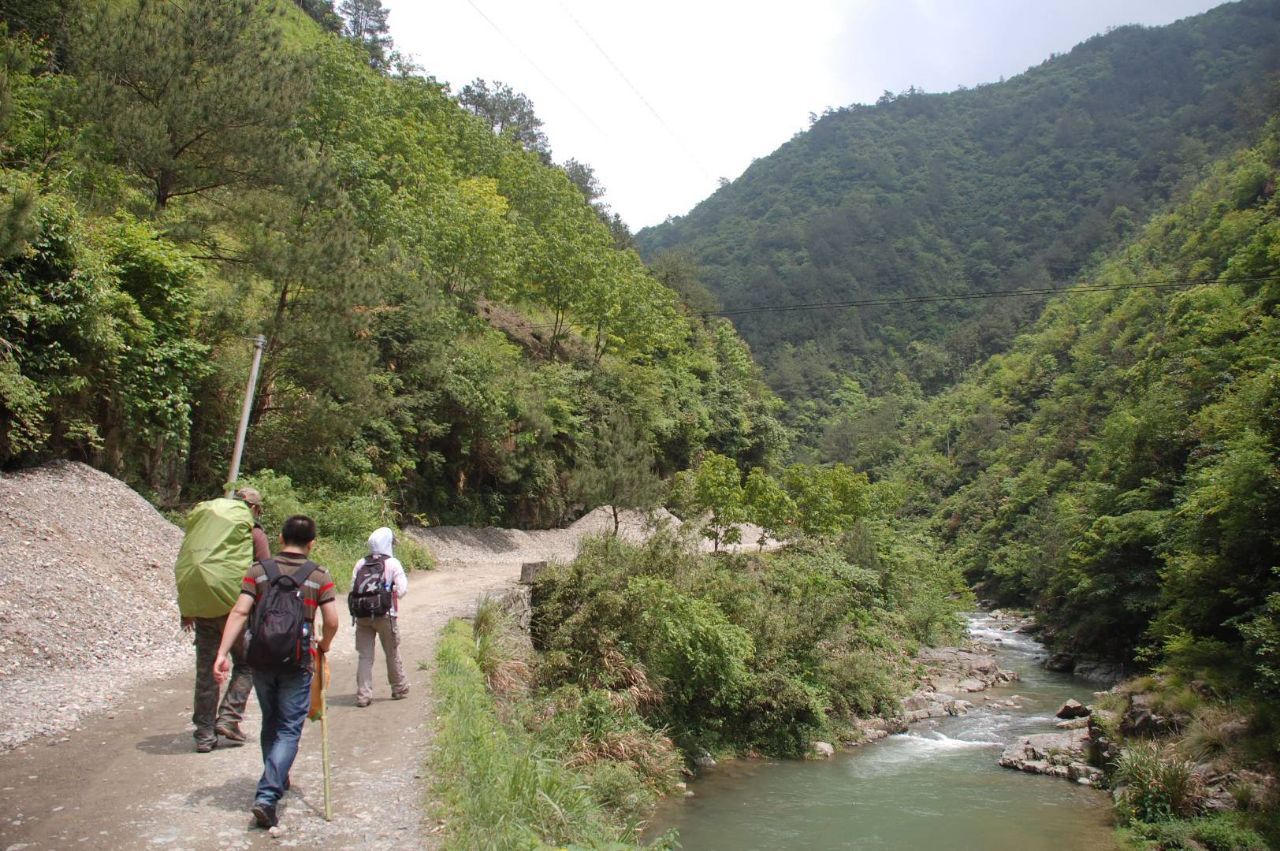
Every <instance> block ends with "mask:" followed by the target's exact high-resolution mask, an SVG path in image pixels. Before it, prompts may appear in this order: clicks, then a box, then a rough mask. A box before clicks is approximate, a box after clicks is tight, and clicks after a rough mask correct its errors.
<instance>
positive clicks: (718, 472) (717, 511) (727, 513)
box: [691, 452, 747, 552]
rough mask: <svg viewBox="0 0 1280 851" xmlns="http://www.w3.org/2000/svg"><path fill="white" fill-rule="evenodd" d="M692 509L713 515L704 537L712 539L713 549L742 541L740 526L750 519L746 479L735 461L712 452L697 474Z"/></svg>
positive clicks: (693, 489)
mask: <svg viewBox="0 0 1280 851" xmlns="http://www.w3.org/2000/svg"><path fill="white" fill-rule="evenodd" d="M691 496H692V505H691V507H692V508H693V510H694V511H696V512H697V513H698V514H702V515H710V516H709V517H708V518H707V525H706V526H705V527H704V529H703V531H702V534H703V535H705V536H706V537H708V538H710V539H711V542H712V546H713V549H714V550H715V551H716V552H719V551H720V545H721V544H736V543H738V542H739V541H741V540H742V530H741V529H739V528H738V524H740V523H742V522H743V521H745V520H746V519H747V510H746V504H745V501H744V499H743V492H742V475H741V473H739V472H738V465H737V464H735V463H734V461H733V459H732V458H729V457H727V456H724V455H720V454H719V453H716V452H708V453H707V454H706V455H704V456H703V457H702V463H700V464H699V465H698V468H697V469H696V470H695V471H694V473H693V484H692V494H691Z"/></svg>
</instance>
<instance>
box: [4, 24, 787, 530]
mask: <svg viewBox="0 0 1280 851" xmlns="http://www.w3.org/2000/svg"><path fill="white" fill-rule="evenodd" d="M357 5H359V4H357ZM366 5H368V4H366ZM372 5H373V6H379V4H376V3H375V4H372ZM379 8H380V6H379ZM304 10H305V11H306V12H307V13H309V14H310V15H311V16H312V17H308V14H304ZM0 11H4V20H5V23H4V26H5V29H4V30H0V50H2V51H3V67H0V73H2V75H3V76H0V166H2V168H0V464H3V466H4V467H6V468H12V467H15V466H21V465H26V464H30V463H33V462H38V461H40V460H43V459H46V458H50V457H71V458H76V459H81V460H88V461H90V462H91V463H93V464H95V465H96V466H99V467H101V468H102V469H105V470H107V471H109V472H111V473H112V474H113V475H117V476H121V477H124V478H126V479H127V480H128V481H130V482H131V483H133V484H134V485H135V486H137V487H139V488H141V489H143V490H144V491H146V492H149V493H150V494H152V496H153V497H154V498H155V499H157V500H158V501H160V502H162V503H168V504H173V503H176V502H180V501H185V500H190V499H195V498H202V497H205V496H207V495H209V494H210V493H212V492H215V491H216V490H217V489H218V488H219V487H220V482H221V480H222V479H223V478H225V476H226V466H225V465H226V462H227V458H228V457H229V455H230V449H231V442H232V439H233V436H234V432H235V425H236V420H237V418H238V416H239V409H240V401H241V397H242V396H243V393H244V387H245V383H246V381H247V379H248V374H249V363H250V358H251V354H252V351H253V343H252V338H253V337H254V336H256V335H258V334H262V335H264V336H265V338H266V346H265V356H264V358H263V366H262V376H261V380H260V381H259V384H258V391H257V394H256V404H255V406H254V410H253V417H252V422H251V431H250V440H249V444H248V449H247V453H246V457H245V470H246V471H247V472H253V471H256V470H262V469H271V470H274V471H275V472H276V473H277V474H280V475H285V476H288V477H290V478H291V479H292V480H293V483H294V484H295V485H297V486H299V487H301V488H304V489H307V490H309V491H311V492H314V493H341V492H345V491H356V490H359V491H360V492H363V493H385V494H387V495H389V496H391V497H394V500H395V503H396V504H397V505H398V507H399V508H400V510H401V511H402V512H403V514H404V515H405V516H406V517H407V516H410V515H412V514H415V513H422V514H425V515H426V516H427V517H429V518H431V519H437V520H439V519H445V520H454V521H462V522H475V523H493V522H504V523H519V524H531V525H541V524H550V523H555V522H558V521H560V520H561V519H563V518H564V517H565V516H566V515H569V514H570V513H571V512H572V511H574V510H575V507H576V508H578V509H580V508H581V507H582V506H583V505H584V504H588V503H591V504H593V502H592V501H593V495H592V493H589V492H588V491H589V490H590V489H589V488H588V487H587V485H585V484H580V483H583V482H591V481H595V482H597V483H598V481H599V479H600V475H595V476H593V475H591V472H592V470H593V469H595V467H596V465H597V464H598V463H601V462H599V461H598V459H599V458H600V456H601V454H602V453H601V452H600V451H599V450H598V446H601V445H619V444H626V445H628V446H630V447H634V451H632V452H631V453H630V455H629V456H628V457H630V458H632V459H633V466H635V467H636V470H634V471H629V474H633V477H634V476H638V477H640V478H644V477H652V476H654V475H656V474H663V475H668V474H670V473H673V472H675V471H678V470H681V469H684V468H685V467H687V466H688V465H689V463H690V460H691V459H692V458H694V457H695V456H696V455H697V454H698V453H700V452H701V451H702V450H704V449H705V448H712V449H715V450H717V451H719V452H722V453H725V454H728V455H730V456H733V457H735V458H737V459H739V460H740V461H742V462H743V463H747V462H749V461H762V460H765V459H767V458H768V457H769V456H770V455H771V453H773V452H774V450H776V449H777V448H778V447H779V446H781V445H782V444H783V442H784V435H783V432H782V430H781V429H780V428H779V426H778V424H777V422H776V420H775V417H774V412H775V410H776V406H777V402H776V400H774V399H773V398H772V396H771V395H770V394H769V393H768V392H767V391H766V389H765V388H764V385H763V383H762V381H761V380H760V378H759V376H758V370H757V369H756V367H755V366H754V364H753V363H752V361H751V358H750V356H749V354H748V352H747V350H746V347H745V346H744V345H743V343H742V342H741V340H740V339H739V338H738V337H737V335H736V334H735V333H734V331H733V329H732V327H731V326H729V325H728V324H727V323H725V322H722V321H716V322H710V323H708V322H705V321H703V320H701V319H697V318H692V317H691V316H690V315H689V312H688V311H687V309H686V308H685V307H684V306H683V304H682V302H681V300H680V298H679V297H678V296H677V294H676V293H675V292H674V291H673V290H671V289H669V288H668V287H666V286H664V285H663V284H662V283H660V282H659V281H658V280H657V279H655V278H654V277H653V276H652V275H651V274H650V273H649V271H648V270H647V269H646V268H645V266H644V265H643V264H642V263H641V262H640V260H639V258H638V257H637V256H636V254H635V253H634V252H633V251H631V250H628V249H619V248H618V247H616V246H617V244H618V240H617V236H618V235H617V234H616V233H615V230H614V229H611V227H610V222H609V221H607V217H606V216H603V215H602V214H601V213H600V212H599V211H598V210H597V209H596V208H594V207H593V206H591V204H590V203H589V201H590V198H589V193H586V194H584V191H583V190H582V188H580V186H579V183H581V181H579V183H575V181H574V179H571V175H570V173H569V171H567V170H566V168H567V167H566V168H562V167H560V166H557V165H555V164H553V163H552V161H551V157H550V153H549V151H548V150H547V149H546V148H545V145H544V146H541V147H539V146H536V145H534V146H530V145H525V144H522V140H521V138H519V136H518V135H517V134H515V133H513V132H508V131H506V130H504V128H502V127H501V126H495V125H494V124H493V123H492V122H490V121H487V120H485V119H484V118H482V117H479V116H478V115H477V114H476V112H477V110H475V109H467V108H464V106H463V105H462V104H461V103H459V101H458V100H456V99H455V98H454V97H452V96H451V93H450V91H449V89H448V87H447V86H446V85H443V84H440V83H438V82H436V81H435V80H434V79H432V78H431V77H428V76H424V75H422V74H421V72H418V71H416V70H415V69H412V68H405V67H401V66H398V65H395V63H394V62H393V61H392V59H393V56H392V54H391V52H390V50H389V43H388V42H387V39H386V38H385V30H386V27H385V11H383V12H382V18H381V24H379V23H378V21H372V22H370V21H367V20H366V21H364V22H363V23H360V22H358V21H348V22H347V23H346V24H343V23H342V22H341V21H338V20H337V19H336V17H335V16H334V12H333V6H332V4H330V3H323V2H322V3H304V4H300V5H297V6H295V5H294V4H292V3H284V2H267V0H262V2H259V0H236V1H235V2H219V0H185V2H183V3H181V4H179V3H172V2H166V0H128V2H86V3H69V4H68V3H55V2H44V3H39V2H37V3H30V4H19V6H18V7H17V8H16V9H15V8H13V7H12V6H11V4H4V6H3V7H0ZM312 18H315V20H314V21H313V20H312ZM316 21H319V22H320V23H321V24H323V26H322V25H320V24H317V23H316ZM337 31H342V32H345V33H347V36H346V37H343V36H341V35H339V34H338V32H337ZM380 33H381V35H380ZM393 66H394V67H393ZM570 162H571V163H572V161H570ZM578 168H579V169H580V167H578ZM579 176H580V175H579ZM616 224H617V223H616V222H614V226H615V228H616ZM596 490H597V491H598V487H597V488H596ZM587 507H590V506H589V505H587Z"/></svg>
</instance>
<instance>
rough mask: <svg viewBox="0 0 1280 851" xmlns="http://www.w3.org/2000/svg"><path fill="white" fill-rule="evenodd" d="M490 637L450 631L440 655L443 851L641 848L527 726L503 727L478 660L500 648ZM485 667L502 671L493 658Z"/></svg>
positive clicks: (438, 771)
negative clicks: (484, 654)
mask: <svg viewBox="0 0 1280 851" xmlns="http://www.w3.org/2000/svg"><path fill="white" fill-rule="evenodd" d="M484 617H486V618H488V617H490V616H489V615H485V616H484ZM486 634H490V635H491V633H482V634H481V636H479V637H478V636H477V635H476V632H475V630H474V629H473V627H472V625H471V624H470V623H467V622H465V621H453V622H452V623H450V624H449V626H448V627H447V628H446V629H445V633H444V636H443V637H442V639H441V641H440V646H439V649H438V650H437V651H436V676H435V692H436V713H437V715H438V716H439V718H440V721H439V725H440V726H439V733H438V736H437V739H436V748H435V750H434V752H433V755H432V757H431V767H432V770H433V774H434V776H435V778H436V789H435V792H436V795H437V797H438V799H439V802H440V803H439V808H440V812H439V813H438V816H439V817H440V818H441V819H442V820H443V821H444V822H445V825H446V840H445V847H447V848H458V849H508V848H511V849H515V848H521V849H524V848H539V847H543V846H547V845H552V846H578V847H589V848H634V847H636V846H635V844H634V843H633V841H632V840H633V838H634V834H633V830H632V826H631V825H630V824H628V823H627V822H626V821H624V820H622V819H619V818H618V817H616V816H614V815H612V814H611V813H609V812H608V811H606V810H605V808H604V807H603V806H601V804H600V803H599V802H598V801H597V800H596V799H595V798H594V797H593V794H592V790H593V784H592V783H591V780H590V778H588V777H587V776H585V775H584V774H582V773H580V772H578V771H575V770H572V769H570V768H566V767H565V766H564V765H562V764H561V757H560V755H559V754H557V753H556V752H555V751H554V749H552V748H549V747H548V746H546V745H545V744H543V743H541V742H540V741H538V740H537V739H536V738H535V737H534V736H533V735H532V734H530V733H529V732H528V731H527V730H525V729H524V727H523V726H522V725H519V724H516V723H507V722H504V720H503V718H502V717H500V713H499V707H498V703H497V701H496V700H495V698H494V696H493V694H492V693H491V692H490V691H489V688H488V686H487V684H486V680H487V678H486V673H485V671H484V670H483V669H482V667H481V660H480V658H479V657H480V654H481V652H484V653H486V654H489V653H490V650H491V648H492V647H493V646H494V645H493V643H492V640H491V639H487V638H485V637H484V635H486ZM485 661H486V663H487V664H488V665H489V666H490V667H491V669H492V670H498V665H497V663H496V662H494V661H493V658H492V656H491V655H490V656H489V658H488V659H486V660H485ZM596 785H601V784H596ZM614 793H615V794H617V791H616V789H615V790H614Z"/></svg>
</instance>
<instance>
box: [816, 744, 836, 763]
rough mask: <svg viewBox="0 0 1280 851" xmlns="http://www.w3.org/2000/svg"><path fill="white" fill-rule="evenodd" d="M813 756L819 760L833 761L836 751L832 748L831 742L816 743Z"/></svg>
mask: <svg viewBox="0 0 1280 851" xmlns="http://www.w3.org/2000/svg"><path fill="white" fill-rule="evenodd" d="M813 755H814V756H816V757H817V758H818V759H831V757H833V756H835V755H836V749H835V748H833V747H832V746H831V743H830V742H814V743H813Z"/></svg>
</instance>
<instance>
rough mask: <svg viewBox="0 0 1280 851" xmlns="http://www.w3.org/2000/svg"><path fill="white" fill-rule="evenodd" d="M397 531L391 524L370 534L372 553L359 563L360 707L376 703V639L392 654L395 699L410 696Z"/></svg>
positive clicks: (355, 614)
mask: <svg viewBox="0 0 1280 851" xmlns="http://www.w3.org/2000/svg"><path fill="white" fill-rule="evenodd" d="M394 544H395V533H393V532H392V531H391V530H390V529H388V528H387V527H386V526H382V527H380V528H378V529H375V530H374V532H373V534H372V535H370V536H369V554H368V555H367V556H365V557H364V558H362V559H360V560H359V561H358V562H356V566H355V570H354V571H353V572H352V576H353V579H352V582H351V593H350V594H348V595H347V608H348V609H349V610H350V612H351V617H352V619H353V620H354V621H355V625H356V654H357V655H358V656H359V661H358V663H357V665H356V706H368V705H369V704H370V703H372V702H373V654H374V641H375V639H376V640H378V641H380V642H381V643H382V653H383V655H385V656H386V657H387V681H388V682H389V683H390V684H391V699H392V700H400V699H402V698H405V697H408V696H409V679H408V677H406V676H405V673H404V664H403V663H402V662H401V661H400V625H399V609H400V600H401V599H402V598H403V597H404V595H405V594H407V593H409V580H408V578H407V577H406V576H405V573H404V566H403V565H401V564H400V560H399V559H397V558H396V557H395V556H394V555H393V554H392V547H393V546H394Z"/></svg>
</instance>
